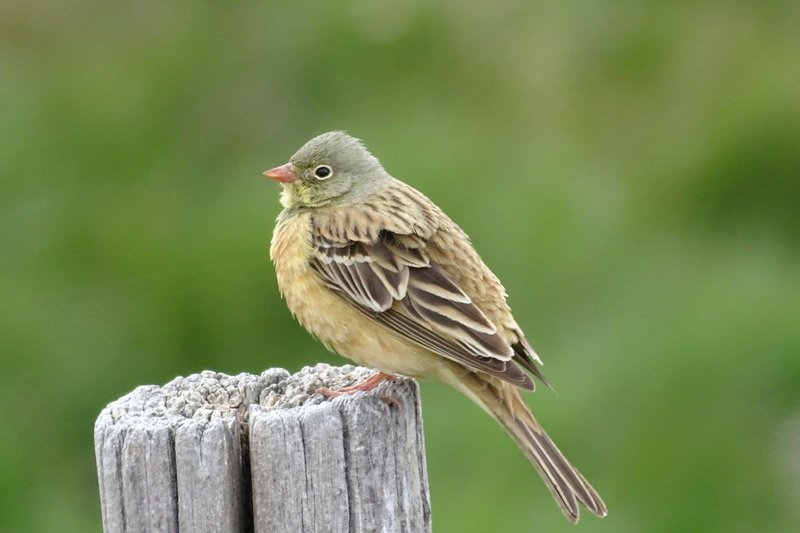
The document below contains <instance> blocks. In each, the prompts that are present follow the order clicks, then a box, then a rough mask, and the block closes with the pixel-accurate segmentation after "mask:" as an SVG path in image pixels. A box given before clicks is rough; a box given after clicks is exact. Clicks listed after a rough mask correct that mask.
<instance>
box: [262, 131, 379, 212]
mask: <svg viewBox="0 0 800 533" xmlns="http://www.w3.org/2000/svg"><path fill="white" fill-rule="evenodd" d="M264 176H266V177H268V178H271V179H273V180H275V181H277V182H280V183H281V184H282V185H283V194H281V204H283V206H284V207H287V208H292V207H323V206H328V205H351V204H354V203H357V202H359V201H362V200H363V199H365V198H367V197H368V196H369V194H370V193H371V192H372V191H374V190H376V189H377V188H379V187H380V186H381V185H382V183H383V181H384V180H386V179H388V178H389V176H388V174H386V172H385V171H384V170H383V167H382V166H381V164H380V162H379V161H378V159H377V158H375V156H373V155H372V154H371V153H369V151H368V150H367V149H366V148H365V147H364V145H363V144H362V143H361V141H360V140H358V139H356V138H355V137H351V136H350V135H348V134H347V133H344V132H342V131H331V132H328V133H323V134H322V135H318V136H317V137H314V138H313V139H311V140H310V141H308V142H307V143H306V144H305V145H303V147H302V148H300V149H299V150H298V151H297V152H296V153H295V154H294V155H293V156H292V157H291V158H290V159H289V162H288V163H286V164H285V165H281V166H279V167H275V168H273V169H271V170H267V171H266V172H264Z"/></svg>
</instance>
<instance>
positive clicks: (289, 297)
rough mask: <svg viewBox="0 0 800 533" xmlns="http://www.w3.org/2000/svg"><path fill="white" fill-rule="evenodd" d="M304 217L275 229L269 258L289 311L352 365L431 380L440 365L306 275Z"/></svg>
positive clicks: (307, 248) (308, 249)
mask: <svg viewBox="0 0 800 533" xmlns="http://www.w3.org/2000/svg"><path fill="white" fill-rule="evenodd" d="M308 228H309V220H308V215H305V214H301V215H297V216H295V217H293V218H292V219H289V220H285V221H283V223H281V224H279V225H278V227H276V229H275V235H274V237H273V241H272V246H271V249H270V255H271V256H272V258H273V261H274V262H275V272H276V274H277V278H278V288H279V289H280V291H281V294H282V295H283V297H284V299H285V300H286V304H287V306H288V307H289V310H290V311H291V312H292V314H293V315H294V316H295V318H297V320H298V321H299V322H300V324H302V325H303V327H304V328H306V329H307V330H308V331H309V332H310V333H311V334H312V335H314V336H315V337H316V338H317V339H318V340H319V341H320V342H322V343H323V344H324V345H325V346H326V347H327V348H329V349H331V350H333V351H336V352H337V353H339V354H340V355H343V356H344V357H347V358H348V359H351V360H353V361H354V362H356V363H358V364H360V365H364V366H368V367H372V368H377V369H378V370H381V371H383V372H387V373H391V374H399V375H403V376H410V377H427V376H430V377H435V376H437V375H438V369H439V367H440V366H441V364H442V360H441V358H440V357H439V356H437V355H436V354H433V353H431V352H429V351H428V350H425V349H424V348H421V347H419V346H417V345H416V344H413V343H412V342H410V341H408V340H405V339H402V338H401V337H399V336H398V335H397V334H395V333H394V332H393V331H391V330H389V329H388V328H385V327H384V326H382V325H380V324H378V323H377V322H374V321H373V320H371V319H370V318H369V317H367V316H366V315H364V314H362V313H361V312H360V311H358V310H357V309H356V308H355V307H353V306H352V305H350V304H349V303H347V302H346V301H345V300H343V299H342V298H340V297H339V296H337V295H336V294H334V292H333V291H332V290H331V289H329V288H328V287H327V286H326V285H325V283H324V282H323V281H322V280H321V279H320V278H319V277H318V276H317V275H316V274H315V273H314V272H313V271H312V270H311V268H310V266H309V262H308V258H309V257H310V254H311V251H312V250H311V244H310V243H309V239H308Z"/></svg>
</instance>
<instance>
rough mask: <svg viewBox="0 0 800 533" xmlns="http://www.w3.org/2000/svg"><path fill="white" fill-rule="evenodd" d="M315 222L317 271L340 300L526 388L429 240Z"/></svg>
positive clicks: (526, 380)
mask: <svg viewBox="0 0 800 533" xmlns="http://www.w3.org/2000/svg"><path fill="white" fill-rule="evenodd" d="M315 228H318V225H317V224H312V239H311V241H312V248H313V254H312V257H311V258H310V263H311V267H312V269H313V270H314V272H316V273H317V275H319V277H320V278H321V279H322V280H323V281H324V282H325V284H326V285H327V286H328V287H329V288H330V289H331V290H332V291H333V292H334V293H336V294H337V295H339V296H340V297H342V298H344V299H345V300H347V301H348V302H350V303H351V304H353V305H355V306H356V307H357V308H358V309H359V310H360V311H361V312H363V313H364V314H365V315H366V316H368V317H369V318H371V319H372V320H375V321H376V322H379V323H381V324H383V325H384V326H386V327H388V328H389V329H391V330H392V331H394V332H395V333H397V334H399V335H401V336H402V337H404V338H406V339H408V340H410V341H412V342H414V343H416V344H418V345H420V346H422V347H424V348H426V349H428V350H430V351H432V352H434V353H436V354H439V355H441V356H442V357H446V358H448V359H451V360H453V361H456V362H458V363H460V364H462V365H465V366H467V367H469V368H472V369H475V370H480V371H482V372H486V373H488V374H491V375H494V376H497V377H498V378H500V379H503V380H505V381H508V382H510V383H513V384H514V385H517V386H519V387H522V388H525V389H533V388H534V385H533V381H532V380H531V379H530V377H529V376H528V375H527V374H526V373H525V372H524V371H523V370H522V369H521V368H520V367H519V366H518V365H517V363H516V362H515V361H513V360H512V358H514V357H515V350H514V349H513V348H512V346H511V345H510V344H509V343H508V342H506V340H504V339H503V338H502V337H501V335H500V334H499V333H498V331H497V327H496V326H495V325H494V324H493V323H492V321H491V320H489V318H487V316H486V314H484V313H483V312H482V311H481V310H480V308H478V306H477V305H475V303H473V301H472V299H471V298H470V297H469V296H468V295H467V294H466V293H465V292H464V291H463V290H462V289H461V288H460V287H459V286H458V285H456V283H454V282H453V280H452V279H451V277H450V276H449V275H448V274H447V272H446V271H445V270H444V269H443V268H442V267H441V266H440V265H437V264H436V263H435V262H434V261H432V260H431V258H430V256H429V254H428V253H427V251H426V248H425V241H424V240H423V239H421V238H419V237H417V236H415V235H402V234H398V233H393V232H390V231H387V230H383V231H380V232H378V233H377V234H376V235H374V237H372V238H370V237H366V238H363V239H359V240H351V239H338V238H333V239H332V238H330V235H324V234H323V232H320V231H318V230H317V229H315Z"/></svg>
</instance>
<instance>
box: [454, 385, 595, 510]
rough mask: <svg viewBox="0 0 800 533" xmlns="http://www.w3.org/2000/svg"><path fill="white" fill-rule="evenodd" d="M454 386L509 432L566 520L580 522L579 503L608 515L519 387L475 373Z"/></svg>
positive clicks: (592, 489)
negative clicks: (548, 432)
mask: <svg viewBox="0 0 800 533" xmlns="http://www.w3.org/2000/svg"><path fill="white" fill-rule="evenodd" d="M453 385H455V386H456V388H458V389H459V390H461V391H462V392H463V393H465V394H466V395H467V396H469V397H470V398H471V399H472V400H473V401H475V402H476V403H477V404H478V405H480V406H481V407H482V408H483V409H484V410H485V411H486V412H488V413H489V414H490V415H491V416H492V418H494V419H495V420H497V422H499V423H500V425H502V426H503V427H504V428H505V429H506V431H508V433H509V434H510V435H511V437H512V438H513V439H514V441H515V442H516V443H517V445H518V446H519V447H520V449H522V451H523V452H524V453H525V456H526V457H527V458H528V460H529V461H530V462H531V464H532V465H533V466H534V467H535V468H536V471H537V472H538V473H539V475H540V476H541V478H542V480H544V482H545V485H547V488H548V489H550V492H551V493H552V494H553V498H554V499H555V500H556V503H558V505H559V507H561V511H562V512H563V513H564V516H565V517H566V518H567V520H569V521H570V522H573V523H577V522H578V518H579V506H578V503H580V504H583V506H585V507H586V508H587V509H589V510H590V511H591V512H592V513H594V514H595V515H597V516H599V517H601V518H602V517H604V516H606V514H607V513H608V510H607V508H606V505H605V503H603V499H602V498H601V497H600V495H599V494H598V493H597V491H596V490H594V488H593V487H592V486H591V485H590V484H589V482H588V481H586V478H584V477H583V476H582V475H581V473H580V472H578V470H577V469H576V468H575V467H574V466H572V464H571V463H570V462H569V460H567V458H566V457H564V454H562V453H561V450H559V449H558V447H557V446H556V445H555V443H554V442H553V441H552V440H551V439H550V437H549V436H548V435H547V433H545V431H544V429H543V428H542V427H541V426H540V425H539V423H538V422H537V421H536V419H535V418H534V417H533V414H532V413H531V411H530V409H529V408H528V405H527V404H526V403H525V401H524V400H523V399H522V396H521V395H520V393H519V390H518V389H517V388H516V387H514V386H513V385H511V384H509V383H505V382H502V381H500V380H498V379H495V378H492V377H490V376H486V375H485V374H484V375H480V374H476V373H472V374H470V375H468V376H464V375H462V376H459V377H458V379H456V380H454V382H453Z"/></svg>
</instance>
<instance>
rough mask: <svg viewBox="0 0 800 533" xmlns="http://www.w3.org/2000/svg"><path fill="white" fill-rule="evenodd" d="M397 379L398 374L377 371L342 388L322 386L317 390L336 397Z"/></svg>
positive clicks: (363, 390)
mask: <svg viewBox="0 0 800 533" xmlns="http://www.w3.org/2000/svg"><path fill="white" fill-rule="evenodd" d="M395 380H397V376H393V375H391V374H387V373H385V372H375V373H374V374H372V375H371V376H369V377H368V378H367V379H365V380H363V381H360V382H359V383H356V384H355V385H350V386H349V387H342V388H341V389H336V390H333V389H329V388H328V387H320V388H318V389H317V392H318V393H320V394H322V395H323V396H327V397H328V398H336V397H338V396H344V395H345V394H352V393H354V392H367V391H370V390H372V389H374V388H375V387H377V386H378V385H380V384H381V383H383V382H384V381H395Z"/></svg>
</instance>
